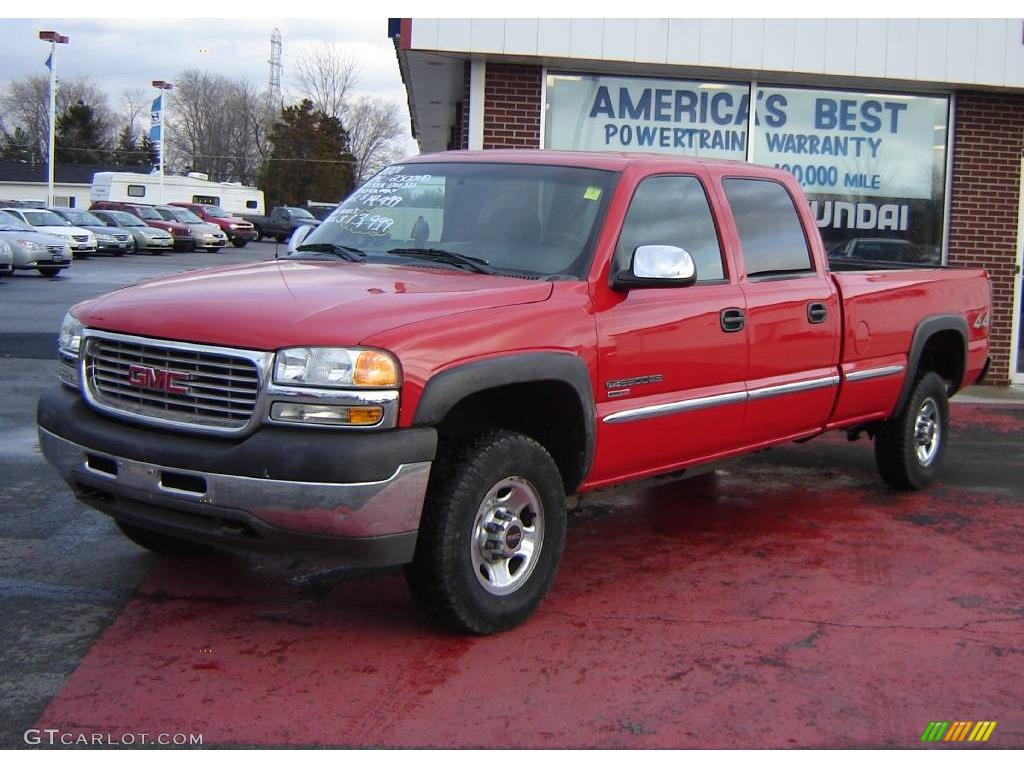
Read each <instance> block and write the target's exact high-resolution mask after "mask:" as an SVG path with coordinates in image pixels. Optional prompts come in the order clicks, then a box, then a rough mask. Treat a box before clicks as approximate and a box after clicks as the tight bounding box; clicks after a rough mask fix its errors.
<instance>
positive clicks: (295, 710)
mask: <svg viewBox="0 0 1024 768" xmlns="http://www.w3.org/2000/svg"><path fill="white" fill-rule="evenodd" d="M272 252H273V247H272V246H271V245H269V244H263V245H260V246H250V247H249V248H246V249H244V250H242V251H235V250H231V249H229V250H228V251H225V252H222V253H221V254H218V255H207V254H189V255H176V256H169V257H161V256H142V257H128V258H125V259H115V258H92V259H89V260H88V261H84V262H76V263H75V264H74V266H73V268H72V269H71V270H70V271H69V272H68V273H67V275H66V276H64V275H62V276H61V277H59V278H56V279H54V280H48V279H45V278H41V277H38V276H36V275H34V274H32V275H29V274H26V275H18V276H16V277H13V278H6V279H4V280H3V281H2V282H0V392H3V397H0V477H2V480H0V616H2V617H3V620H2V621H0V669H2V670H3V674H2V676H0V694H2V695H0V746H3V747H20V746H25V740H24V734H25V732H26V731H27V730H30V729H37V730H39V731H40V732H43V731H44V730H45V729H56V730H55V733H57V734H58V735H67V736H68V738H69V739H70V740H71V743H79V744H80V743H81V742H80V741H79V742H75V741H74V739H76V738H78V737H81V736H85V737H86V738H87V739H88V738H94V737H95V736H94V735H102V736H103V737H105V738H106V739H107V740H108V742H107V743H109V742H110V741H111V740H112V741H113V742H114V743H122V742H124V743H128V738H127V737H128V736H129V735H131V736H132V741H134V742H135V743H136V744H138V743H139V741H140V739H139V737H138V734H142V733H146V734H148V735H149V736H150V737H151V738H152V737H155V736H156V735H157V734H162V733H166V734H179V733H180V734H188V735H192V736H194V735H195V734H201V735H202V739H203V745H204V746H219V745H267V746H285V745H291V746H304V745H324V746H338V747H342V746H344V747H379V746H386V747H543V748H556V747H609V748H615V747H634V748H646V747H679V748H699V747H746V748H765V747H897V748H921V747H923V748H928V749H950V748H953V749H975V748H1006V747H1016V748H1021V747H1024V713H1022V711H1021V707H1020V702H1021V701H1022V700H1024V664H1022V663H1021V660H1022V659H1024V597H1022V595H1024V569H1022V568H1021V552H1022V550H1024V520H1022V516H1021V511H1022V507H1021V501H1020V500H1021V499H1022V498H1024V407H1022V406H1021V405H1020V404H1019V403H1016V402H1006V403H992V402H986V401H985V400H986V399H987V398H985V392H984V391H981V392H980V395H979V396H980V397H981V398H982V400H980V401H979V400H975V401H971V402H967V401H963V402H960V401H957V402H954V404H953V406H952V417H951V424H952V426H951V433H952V441H951V444H950V448H949V453H948V455H947V459H946V466H945V469H944V472H943V476H942V479H941V481H940V482H938V483H936V484H935V485H934V486H932V487H930V488H929V489H927V490H926V491H924V492H921V493H916V494H899V493H895V492H892V491H890V490H889V489H887V488H886V487H885V486H884V485H883V484H882V483H881V481H880V480H879V478H878V476H877V473H876V472H875V469H874V465H873V460H872V454H871V445H870V443H869V442H867V441H859V442H854V443H849V442H847V441H846V440H845V438H844V436H842V435H827V436H824V437H821V438H819V439H817V440H815V441H812V442H811V443H809V444H805V445H800V446H796V445H794V446H786V447H782V448H778V449H775V450H772V451H769V452H765V453H761V454H758V455H756V456H752V457H748V458H745V459H743V460H741V461H739V462H737V463H734V464H731V465H729V466H728V467H727V468H725V469H722V470H719V471H718V472H715V473H714V474H711V475H707V476H703V477H698V478H694V479H689V480H677V481H671V482H664V483H661V484H657V485H652V486H645V487H643V488H632V489H625V490H622V491H620V492H617V493H606V494H602V495H601V496H599V497H594V498H591V499H584V500H583V502H582V504H581V505H580V507H579V508H578V509H577V510H575V511H574V512H573V513H572V515H571V518H570V520H571V523H570V532H569V537H568V542H567V546H566V552H565V557H564V560H563V564H562V567H561V570H560V572H559V575H558V577H557V579H556V581H555V584H554V587H553V589H552V592H551V594H550V596H549V597H548V599H547V601H546V602H545V603H544V604H543V605H542V606H541V608H540V610H539V611H538V612H537V614H536V615H535V616H534V617H533V618H532V619H531V620H530V621H529V622H527V623H526V624H525V625H523V626H522V627H519V628H517V629H515V630H513V631H511V632H508V633H505V634H502V635H499V636H494V637H485V638H465V637H453V636H451V635H447V634H444V633H441V632H439V631H437V630H436V629H435V628H434V627H432V626H431V625H430V624H428V623H427V622H426V621H425V620H424V619H423V618H422V616H421V615H420V613H419V611H418V610H417V609H416V607H415V606H414V605H413V603H412V600H411V598H410V597H409V595H408V594H407V592H406V589H405V586H404V583H403V581H402V578H401V573H400V571H399V570H398V569H389V570H384V571H378V572H369V573H367V572H354V573H346V572H341V571H339V570H337V569H336V568H335V567H334V565H333V564H332V563H331V562H330V561H328V560H307V559H303V560H299V559H296V558H290V557H287V556H276V557H261V556H256V555H235V554H220V555H210V556H204V557H198V558H192V559H185V560H161V559H160V558H157V557H156V556H154V555H152V554H149V553H147V552H145V551H143V550H141V549H139V548H137V547H135V546H134V545H133V544H131V543H130V542H128V541H127V540H126V539H124V538H123V537H122V536H121V535H120V534H119V533H118V532H117V530H116V528H115V527H114V525H113V524H112V523H111V522H110V520H109V519H107V518H106V517H104V516H103V515H101V514H100V513H98V512H95V511H92V510H90V509H88V508H86V507H83V506H81V505H80V504H78V503H77V502H76V501H75V500H74V499H73V498H72V496H71V494H70V492H69V491H68V490H67V489H66V488H65V487H64V486H63V484H62V483H61V481H60V480H59V479H58V476H57V474H56V472H54V471H53V470H52V469H50V467H49V466H48V465H47V464H46V463H45V461H44V460H43V459H42V457H41V455H40V453H39V450H38V447H37V443H36V436H35V427H34V406H35V401H36V399H37V398H38V395H39V393H40V392H41V391H42V390H43V389H44V388H46V387H48V386H50V385H51V383H52V382H53V381H55V375H54V367H55V365H54V362H53V350H54V335H55V333H56V330H57V327H58V325H59V322H60V318H61V317H62V316H63V314H64V312H65V311H66V309H67V307H68V306H70V305H71V304H73V303H74V302H75V301H78V300H81V299H83V298H86V297H88V296H91V295H95V294H98V293H101V292H105V291H107V290H113V289H115V288H117V287H120V286H121V285H125V284H129V283H131V282H135V281H137V280H140V279H145V278H148V277H153V276H157V275H159V274H165V273H168V272H175V271H180V270H181V269H191V268H197V267H200V266H206V265H210V264H223V263H230V262H239V261H248V260H252V259H254V258H260V257H265V256H269V255H272ZM937 720H943V721H981V720H991V721H996V722H997V725H996V726H995V728H994V729H993V731H992V733H991V736H990V738H989V740H988V741H987V742H985V743H983V744H974V743H969V742H963V743H948V742H939V743H924V742H922V741H921V736H922V734H923V732H924V731H925V730H926V728H927V727H928V725H929V723H930V722H933V721H937ZM57 743H59V741H58V742H57ZM45 744H46V742H45V741H44V742H43V745H45Z"/></svg>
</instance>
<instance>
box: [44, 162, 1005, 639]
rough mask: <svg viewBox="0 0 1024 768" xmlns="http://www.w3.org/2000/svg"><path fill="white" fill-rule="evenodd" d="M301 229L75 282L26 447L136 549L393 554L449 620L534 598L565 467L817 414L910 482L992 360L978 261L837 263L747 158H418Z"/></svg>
mask: <svg viewBox="0 0 1024 768" xmlns="http://www.w3.org/2000/svg"><path fill="white" fill-rule="evenodd" d="M396 177H397V179H400V181H397V179H396ZM396 183H400V184H401V185H402V186H401V187H400V189H401V190H402V194H401V195H395V194H391V192H390V191H389V192H384V191H382V190H393V189H394V186H393V185H395V184H396ZM439 187H441V188H443V189H444V190H445V194H444V195H443V196H441V195H435V194H433V193H434V192H435V191H436V190H437V189H438V188H439ZM421 192H422V193H424V194H419V193H421ZM428 199H429V200H432V201H435V202H432V204H431V205H429V206H426V207H424V206H422V205H420V204H419V203H420V201H423V200H428ZM380 201H385V202H383V204H382V203H381V202H380ZM300 240H301V244H297V243H298V241H300ZM296 244H297V247H296V249H295V251H294V253H290V254H287V255H285V257H284V258H282V259H279V260H274V261H267V262H263V263H258V264H245V265H241V266H238V267H233V268H228V269H217V270H211V271H208V272H205V273H203V272H191V273H189V274H188V275H187V276H172V277H167V278H163V279H160V280H154V281H149V282H147V283H146V284H145V285H142V286H138V287H129V288H125V289H123V290H119V291H117V292H116V293H113V294H110V295H108V296H105V297H102V296H101V297H97V298H92V299H89V300H87V301H84V302H82V303H80V304H77V305H76V306H74V307H72V308H71V310H70V312H69V313H68V314H67V316H66V317H65V319H64V321H63V324H62V327H61V333H60V339H61V341H60V350H59V364H58V366H57V368H58V376H59V380H60V381H61V382H63V384H57V385H55V386H54V387H53V388H51V389H50V390H48V391H47V392H46V393H44V394H43V396H42V398H41V400H40V402H39V408H38V422H39V442H40V445H41V447H42V450H43V453H44V454H45V456H46V457H47V459H48V460H49V461H50V462H51V463H52V464H53V465H54V466H55V467H56V468H57V469H58V471H59V472H60V474H61V475H62V477H63V478H64V479H65V481H66V482H67V483H68V485H69V486H70V487H71V488H72V489H73V490H74V492H75V493H76V494H77V496H78V498H79V499H80V500H81V501H83V502H84V503H86V504H90V505H92V506H94V507H96V508H97V509H99V510H100V511H102V512H105V513H106V514H108V515H111V516H112V517H113V518H114V519H115V520H116V521H117V524H118V525H119V527H120V528H121V530H122V531H123V532H124V533H125V534H126V535H127V536H128V537H129V538H131V539H132V540H134V541H135V542H136V543H138V544H140V545H141V546H144V547H148V548H150V549H153V550H155V551H158V552H164V553H174V552H178V553H182V552H187V551H188V550H189V549H190V548H195V547H197V546H201V545H207V546H213V547H227V548H231V547H239V548H248V549H255V548H259V547H264V548H278V549H283V550H285V551H292V552H297V551H301V550H304V549H316V548H324V547H327V548H329V549H331V550H332V551H333V553H334V555H335V556H337V557H340V558H343V559H347V560H348V562H349V563H350V564H353V565H354V564H359V565H361V566H365V565H369V564H377V565H396V564H408V568H407V569H406V570H405V574H406V579H407V581H408V584H409V587H410V589H411V591H412V594H413V596H414V597H415V598H416V599H417V600H418V601H419V602H420V604H421V605H422V606H423V608H424V609H425V610H426V612H427V613H428V614H430V615H431V616H433V617H434V618H435V619H437V620H438V621H440V622H441V623H443V624H444V625H446V626H448V627H450V628H452V629H454V630H456V631H459V632H469V633H489V632H497V631H501V630H506V629H509V628H510V627H513V626H515V625H516V624H519V623H520V622H522V621H524V620H525V619H526V618H527V617H528V616H529V615H530V614H531V613H532V612H533V611H534V610H535V609H536V608H537V606H538V605H539V604H540V603H541V601H542V600H543V598H544V595H545V594H546V593H547V591H548V588H549V587H550V586H551V584H552V582H553V580H554V578H555V574H556V572H557V570H558V564H559V560H560V558H561V554H562V549H563V545H564V543H565V537H566V533H567V531H566V509H565V507H566V496H567V495H568V494H585V493H588V492H591V491H596V490H599V489H602V488H608V487H611V486H615V485H618V484H621V483H624V482H627V481H630V480H639V479H644V478H649V477H653V476H656V475H664V474H669V473H674V472H680V471H682V470H691V469H696V470H698V471H700V469H701V468H702V467H705V466H706V465H708V464H709V463H714V462H719V461H721V460H723V459H725V458H728V457H734V456H740V455H743V454H750V453H753V452H756V451H761V450H764V449H766V448H769V447H771V446H775V445H784V444H788V443H791V442H794V441H797V442H804V441H806V440H808V439H810V438H812V437H816V436H818V435H821V434H822V433H824V432H826V431H828V430H842V431H844V432H846V433H847V435H848V436H849V437H850V438H851V439H856V438H857V437H861V436H864V435H866V436H868V437H870V438H871V439H873V440H874V445H875V448H874V451H875V462H876V465H877V468H878V471H879V474H880V475H881V477H882V479H883V480H884V481H885V482H886V483H888V484H889V485H891V486H893V487H894V488H897V489H903V490H914V489H919V488H922V487H924V486H925V485H927V484H928V483H929V482H931V481H933V480H935V479H936V478H937V477H938V476H939V474H940V469H941V466H942V463H943V457H944V455H945V453H946V448H947V442H948V440H949V438H950V429H949V410H948V403H947V400H948V398H949V396H950V395H952V394H953V393H955V392H956V391H957V390H959V389H960V388H961V387H964V386H968V385H971V384H974V383H975V382H976V381H978V380H979V379H980V378H981V377H982V376H983V375H984V373H985V370H986V368H987V365H988V351H989V318H990V317H991V311H992V308H991V294H990V284H989V281H988V278H987V276H986V274H985V272H984V271H983V270H979V269H942V270H938V269H919V270H904V271H900V272H898V273H892V272H885V271H874V272H870V271H867V272H847V273H832V272H830V270H829V267H828V262H827V260H826V255H825V251H824V248H823V245H822V241H821V237H820V235H819V234H818V231H817V228H816V225H815V221H814V216H813V214H812V213H811V210H810V207H809V206H808V203H807V199H806V197H805V196H804V193H803V191H802V190H801V188H800V185H799V184H798V183H797V181H796V179H795V178H794V177H793V176H792V175H791V174H789V173H787V172H785V171H783V170H779V169H774V168H767V167H764V166H757V165H747V164H741V163H736V162H730V161H719V160H697V159H694V158H688V157H683V156H671V155H643V154H637V155H629V154H620V153H615V154H611V153H609V154H601V153H582V152H552V151H531V150H514V151H505V152H502V151H494V152H486V153H479V152H450V153H442V154H438V155H422V156H419V157H417V158H415V159H413V160H409V161H406V162H405V163H403V164H402V165H399V166H394V167H392V168H390V169H385V170H384V171H382V172H381V174H380V175H379V176H377V177H374V178H373V179H371V180H370V181H369V182H368V183H367V184H366V185H364V186H363V187H362V188H360V189H358V190H356V191H355V192H354V193H353V194H352V195H351V196H350V197H349V199H348V200H347V201H346V202H345V203H343V204H342V206H341V207H340V209H339V214H338V215H336V216H332V217H331V218H330V220H328V221H327V222H324V223H323V224H322V225H320V226H319V227H317V228H316V229H315V230H313V231H312V232H299V233H297V234H296V235H295V237H294V238H293V242H292V243H290V244H289V245H290V247H289V250H292V248H291V246H293V245H296ZM854 337H856V343H854V341H853V339H854ZM80 372H84V374H85V375H84V378H82V379H81V380H80V379H79V374H80ZM172 433H173V437H171V434H172ZM785 481H786V478H784V477H783V478H779V482H780V483H784V482H785ZM806 488H807V486H806V484H803V485H802V486H801V491H805V490H806ZM825 501H827V500H823V502H825ZM638 522H639V523H642V521H640V520H637V519H633V520H627V519H622V520H617V521H616V520H606V521H605V523H606V527H607V530H606V532H605V535H607V536H615V535H616V529H617V528H619V527H621V526H623V525H636V524H638ZM844 524H846V523H845V522H844ZM570 533H571V532H570ZM874 533H876V532H875V531H865V535H867V536H869V537H870V536H871V535H873V534H874ZM652 542H653V540H652ZM794 543H796V542H794ZM653 545H656V546H658V547H662V548H664V549H665V552H666V556H667V557H670V556H678V557H685V555H686V553H685V548H686V545H685V543H684V542H678V541H677V542H674V543H672V544H670V545H666V544H665V542H664V541H663V540H661V539H659V540H658V541H656V542H653V543H652V546H653ZM577 562H578V560H577ZM182 567H183V568H184V569H187V568H189V567H190V566H189V565H188V564H187V563H185V564H183V566H182ZM591 570H593V569H591ZM577 578H578V576H577ZM598 588H600V587H598Z"/></svg>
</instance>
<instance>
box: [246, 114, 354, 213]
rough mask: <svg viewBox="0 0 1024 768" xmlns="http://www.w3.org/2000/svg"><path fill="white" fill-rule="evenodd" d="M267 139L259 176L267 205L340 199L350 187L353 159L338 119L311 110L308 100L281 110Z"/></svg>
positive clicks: (346, 137) (298, 203)
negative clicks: (266, 151) (268, 149)
mask: <svg viewBox="0 0 1024 768" xmlns="http://www.w3.org/2000/svg"><path fill="white" fill-rule="evenodd" d="M270 143H271V145H272V147H273V149H272V150H271V153H270V156H269V157H268V158H267V160H266V161H265V162H264V163H263V168H262V170H261V171H260V178H259V186H260V187H261V188H262V189H263V190H264V193H265V194H266V199H267V204H268V205H270V206H275V205H288V204H292V205H303V204H305V202H306V201H307V200H341V199H343V198H344V197H345V196H347V195H348V193H349V192H350V191H351V190H352V185H353V167H354V164H355V158H353V157H352V154H351V153H350V152H349V148H348V136H347V135H346V133H345V130H344V129H343V128H342V126H341V121H340V120H338V118H336V117H331V116H330V115H325V114H324V113H323V112H320V111H317V110H316V109H315V108H314V106H313V102H311V101H310V100H309V99H303V100H302V102H301V103H299V104H297V105H295V106H292V107H286V108H284V109H282V110H281V117H280V119H278V121H277V122H276V123H275V124H274V127H273V129H272V130H271V133H270Z"/></svg>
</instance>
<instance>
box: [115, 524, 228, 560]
mask: <svg viewBox="0 0 1024 768" xmlns="http://www.w3.org/2000/svg"><path fill="white" fill-rule="evenodd" d="M115 522H116V523H117V527H118V528H120V529H121V533H123V534H124V535H125V536H127V537H128V538H129V539H131V540H132V541H133V542H135V543H136V544H138V545H139V546H140V547H143V548H145V549H148V550H149V551H150V552H156V553H157V554H160V555H167V556H170V557H178V556H181V555H202V554H207V553H209V552H213V551H214V549H213V547H209V546H206V545H205V544H199V543H197V542H195V541H189V540H187V539H178V538H175V537H174V536H168V535H167V534H165V533H157V532H156V531H151V530H149V529H148V528H140V527H139V526H137V525H132V524H131V523H125V522H122V521H121V520H116V521H115Z"/></svg>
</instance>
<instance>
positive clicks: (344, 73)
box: [295, 43, 359, 118]
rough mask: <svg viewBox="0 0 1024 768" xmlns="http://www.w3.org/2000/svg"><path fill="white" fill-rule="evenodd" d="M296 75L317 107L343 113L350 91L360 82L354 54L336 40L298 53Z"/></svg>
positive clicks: (304, 93) (303, 90)
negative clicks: (344, 48) (336, 42)
mask: <svg viewBox="0 0 1024 768" xmlns="http://www.w3.org/2000/svg"><path fill="white" fill-rule="evenodd" d="M295 79H296V80H298V82H299V88H300V90H301V91H302V95H303V96H305V97H306V98H308V99H309V100H310V101H312V102H313V106H315V107H316V108H317V109H318V110H320V111H321V112H323V113H324V114H327V115H330V116H331V117H338V118H340V117H342V116H343V113H344V110H345V105H346V102H347V100H348V97H349V95H350V94H351V91H352V89H353V88H355V86H356V84H357V83H358V82H359V64H358V63H357V62H356V58H355V56H353V55H352V54H351V53H349V52H346V51H343V50H342V49H341V48H339V47H338V46H337V45H336V44H333V43H319V44H317V45H315V46H313V47H312V48H309V49H307V50H306V51H304V52H303V53H302V54H300V55H299V57H298V60H297V61H296V63H295Z"/></svg>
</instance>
